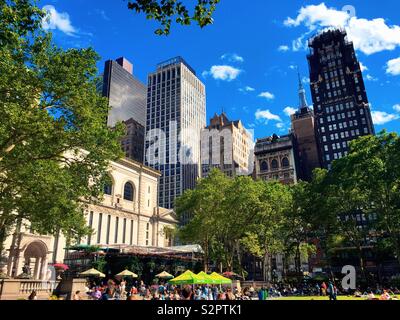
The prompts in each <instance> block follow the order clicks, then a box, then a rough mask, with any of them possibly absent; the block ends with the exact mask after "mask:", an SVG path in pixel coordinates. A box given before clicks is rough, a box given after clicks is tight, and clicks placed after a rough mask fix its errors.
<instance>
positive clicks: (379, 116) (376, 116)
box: [371, 111, 400, 125]
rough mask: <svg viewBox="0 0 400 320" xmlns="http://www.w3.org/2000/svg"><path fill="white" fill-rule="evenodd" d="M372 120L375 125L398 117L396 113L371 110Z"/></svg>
mask: <svg viewBox="0 0 400 320" xmlns="http://www.w3.org/2000/svg"><path fill="white" fill-rule="evenodd" d="M371 115H372V121H373V122H374V124H376V125H383V124H386V123H388V122H390V121H393V120H397V119H399V118H400V116H399V115H397V114H390V113H387V112H384V111H372V112H371Z"/></svg>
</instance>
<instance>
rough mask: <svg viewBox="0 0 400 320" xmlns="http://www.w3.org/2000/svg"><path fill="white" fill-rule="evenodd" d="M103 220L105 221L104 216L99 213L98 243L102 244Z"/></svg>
mask: <svg viewBox="0 0 400 320" xmlns="http://www.w3.org/2000/svg"><path fill="white" fill-rule="evenodd" d="M102 220H103V214H102V213H99V224H98V227H97V243H100V241H101V224H102Z"/></svg>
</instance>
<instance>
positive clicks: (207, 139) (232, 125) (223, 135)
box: [201, 112, 254, 177]
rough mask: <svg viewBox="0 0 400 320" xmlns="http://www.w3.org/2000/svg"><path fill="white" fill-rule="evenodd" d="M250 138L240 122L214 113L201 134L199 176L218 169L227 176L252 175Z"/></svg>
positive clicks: (251, 144) (251, 143) (251, 140)
mask: <svg viewBox="0 0 400 320" xmlns="http://www.w3.org/2000/svg"><path fill="white" fill-rule="evenodd" d="M253 146H254V143H253V139H252V135H251V134H250V133H249V131H248V130H247V129H246V128H245V127H244V126H243V124H242V122H241V121H230V120H229V119H228V117H227V115H226V114H225V113H224V112H223V113H222V114H221V115H218V114H215V115H214V117H213V118H212V119H211V121H210V125H209V126H207V127H206V128H205V129H204V130H202V133H201V161H202V176H203V177H206V176H207V175H208V173H209V172H210V170H211V169H212V168H213V167H214V168H218V169H220V170H221V171H222V172H224V173H225V174H226V175H227V176H229V177H234V176H237V175H248V174H250V173H251V172H252V164H253V161H254V159H253Z"/></svg>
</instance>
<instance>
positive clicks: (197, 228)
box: [175, 170, 230, 271]
mask: <svg viewBox="0 0 400 320" xmlns="http://www.w3.org/2000/svg"><path fill="white" fill-rule="evenodd" d="M229 183H230V181H229V179H228V178H227V177H226V176H225V175H224V174H223V173H222V172H220V171H219V170H212V171H211V172H210V174H209V176H208V177H207V178H205V179H201V180H200V181H199V182H198V184H197V187H196V188H195V189H194V190H187V191H186V192H185V193H184V194H183V195H182V196H181V197H180V198H178V199H177V201H176V206H175V210H176V213H177V214H178V217H179V218H180V219H181V220H182V219H183V218H184V217H186V216H187V215H190V221H189V222H188V223H187V224H186V225H184V226H182V227H181V228H180V229H179V231H178V232H179V233H178V236H179V239H180V240H182V241H184V242H188V243H197V244H199V245H201V246H202V248H203V250H204V269H205V270H206V271H207V269H208V263H209V260H210V253H211V252H212V251H211V244H212V243H213V241H215V239H216V235H217V234H218V226H219V224H217V216H220V215H219V211H221V210H222V209H223V205H222V203H223V201H224V199H225V197H226V196H227V194H226V193H225V191H226V187H227V185H228V184H229Z"/></svg>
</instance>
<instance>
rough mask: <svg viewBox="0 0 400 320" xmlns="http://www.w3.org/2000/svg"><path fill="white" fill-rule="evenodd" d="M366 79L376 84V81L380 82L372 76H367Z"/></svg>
mask: <svg viewBox="0 0 400 320" xmlns="http://www.w3.org/2000/svg"><path fill="white" fill-rule="evenodd" d="M365 78H366V79H367V80H368V81H374V82H376V81H378V80H379V79H378V78H375V77H374V76H371V75H370V74H367V75H366V76H365Z"/></svg>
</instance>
